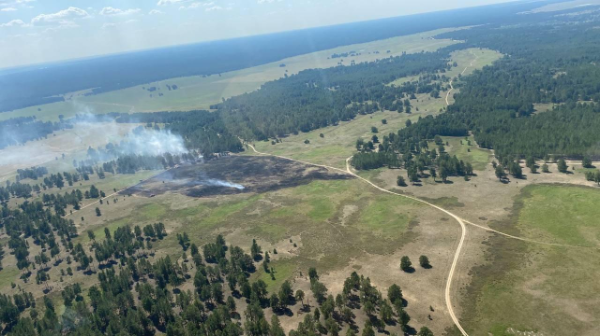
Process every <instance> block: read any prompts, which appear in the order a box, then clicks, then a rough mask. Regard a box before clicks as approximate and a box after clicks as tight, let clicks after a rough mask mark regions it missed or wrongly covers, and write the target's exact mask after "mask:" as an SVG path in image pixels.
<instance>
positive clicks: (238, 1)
mask: <svg viewBox="0 0 600 336" xmlns="http://www.w3.org/2000/svg"><path fill="white" fill-rule="evenodd" d="M507 1H508V0H454V1H451V0H419V1H414V0H411V1H406V0H368V1H365V0H202V1H201V0H136V1H129V0H93V1H92V0H71V1H66V0H0V50H2V52H1V53H0V68H5V67H11V66H17V65H25V64H31V63H43V62H49V61H59V60H65V59H72V58H79V57H88V56H94V55H102V54H109V53H117V52H124V51H130V50H139V49H147V48H155V47H161V46H168V45H176V44H184V43H193V42H200V41H208V40H217V39H225V38H231V37H238V36H248V35H256V34H264V33H271V32H277V31H285V30H294V29H300V28H308V27H316V26H324V25H332V24H338V23H345V22H354V21H362V20H370V19H377V18H383V17H392V16H401V15H410V14H415V13H423V12H431V11H437V10H444V9H453V8H460V7H470V6H478V5H485V4H491V3H500V2H507Z"/></svg>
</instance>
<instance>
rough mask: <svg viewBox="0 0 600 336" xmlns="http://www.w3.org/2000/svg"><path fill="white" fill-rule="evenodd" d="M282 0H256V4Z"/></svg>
mask: <svg viewBox="0 0 600 336" xmlns="http://www.w3.org/2000/svg"><path fill="white" fill-rule="evenodd" d="M281 1H282V0H258V1H257V2H258V4H259V5H262V4H266V3H273V2H281Z"/></svg>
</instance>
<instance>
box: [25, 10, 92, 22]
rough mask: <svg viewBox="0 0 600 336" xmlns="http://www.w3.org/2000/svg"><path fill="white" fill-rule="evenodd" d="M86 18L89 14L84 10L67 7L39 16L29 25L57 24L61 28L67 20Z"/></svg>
mask: <svg viewBox="0 0 600 336" xmlns="http://www.w3.org/2000/svg"><path fill="white" fill-rule="evenodd" d="M87 17H89V14H88V12H86V11H85V10H83V9H81V8H77V7H69V8H67V9H63V10H61V11H59V12H56V13H52V14H40V15H38V16H36V17H34V18H33V19H31V23H32V24H34V25H43V24H51V23H57V22H58V23H59V24H60V25H61V26H62V25H65V24H66V22H67V21H69V20H72V19H82V18H87Z"/></svg>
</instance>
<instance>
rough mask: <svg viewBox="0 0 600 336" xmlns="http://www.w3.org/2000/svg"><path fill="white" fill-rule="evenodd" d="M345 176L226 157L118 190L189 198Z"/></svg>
mask: <svg viewBox="0 0 600 336" xmlns="http://www.w3.org/2000/svg"><path fill="white" fill-rule="evenodd" d="M350 178H352V177H351V176H349V175H345V174H340V173H333V172H330V171H329V170H327V169H325V168H322V167H316V166H312V165H305V164H301V163H298V162H294V161H290V160H285V159H280V158H275V157H259V156H229V157H223V158H219V159H213V160H210V161H207V162H203V163H197V164H193V165H185V166H181V167H178V168H174V169H171V170H169V171H166V172H164V173H161V174H159V175H157V176H155V177H153V178H151V179H149V180H146V181H143V182H141V183H139V184H137V185H135V186H133V187H131V188H128V189H126V190H124V191H122V192H121V194H125V195H132V194H135V195H140V196H144V197H152V196H154V195H161V194H164V193H166V192H174V193H180V194H182V195H186V196H189V197H211V196H217V195H231V194H239V193H263V192H268V191H274V190H278V189H282V188H290V187H296V186H299V185H304V184H308V183H310V182H311V181H314V180H346V179H350Z"/></svg>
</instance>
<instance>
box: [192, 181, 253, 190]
mask: <svg viewBox="0 0 600 336" xmlns="http://www.w3.org/2000/svg"><path fill="white" fill-rule="evenodd" d="M198 184H200V185H205V186H210V187H226V188H235V189H238V190H244V186H243V185H241V184H237V183H233V182H227V181H223V180H217V179H208V180H202V181H199V182H198Z"/></svg>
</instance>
